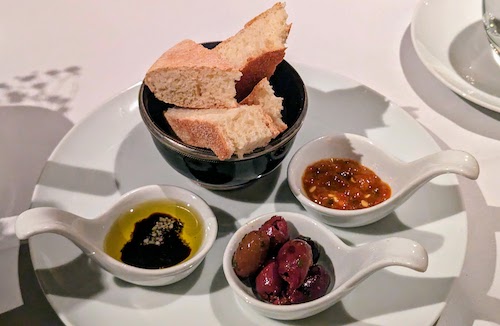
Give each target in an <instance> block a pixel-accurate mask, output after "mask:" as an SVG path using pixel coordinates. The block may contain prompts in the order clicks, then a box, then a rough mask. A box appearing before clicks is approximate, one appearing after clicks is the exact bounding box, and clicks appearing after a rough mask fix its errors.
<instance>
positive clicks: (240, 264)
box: [233, 231, 270, 278]
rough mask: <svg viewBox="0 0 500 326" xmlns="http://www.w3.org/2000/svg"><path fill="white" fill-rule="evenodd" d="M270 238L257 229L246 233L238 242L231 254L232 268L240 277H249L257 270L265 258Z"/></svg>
mask: <svg viewBox="0 0 500 326" xmlns="http://www.w3.org/2000/svg"><path fill="white" fill-rule="evenodd" d="M269 243H270V239H269V236H268V235H267V234H265V233H264V232H259V231H251V232H249V233H247V234H246V235H245V236H244V237H243V239H241V241H240V243H239V244H238V248H236V251H235V252H234V255H233V268H234V272H235V273H236V275H238V276H239V277H240V278H245V277H249V276H250V275H252V274H254V273H256V272H257V270H258V269H259V267H261V266H262V264H263V263H264V261H265V260H266V256H267V251H268V250H269Z"/></svg>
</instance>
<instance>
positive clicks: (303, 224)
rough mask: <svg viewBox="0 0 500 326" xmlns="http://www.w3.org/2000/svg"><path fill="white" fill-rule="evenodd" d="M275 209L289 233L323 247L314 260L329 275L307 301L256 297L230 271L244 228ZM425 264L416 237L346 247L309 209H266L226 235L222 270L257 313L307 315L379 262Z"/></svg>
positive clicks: (331, 301)
mask: <svg viewBox="0 0 500 326" xmlns="http://www.w3.org/2000/svg"><path fill="white" fill-rule="evenodd" d="M274 215H279V216H281V217H283V218H284V219H285V220H286V221H287V223H288V230H289V234H290V237H291V238H294V237H296V236H298V235H299V234H300V235H303V236H306V237H310V238H311V239H312V240H314V241H316V243H318V244H319V246H320V248H322V249H321V250H320V251H321V253H320V258H319V261H318V263H320V264H321V265H322V266H325V268H326V269H327V271H328V273H329V274H330V276H331V279H332V280H333V282H331V283H330V286H329V288H328V290H327V292H326V294H325V295H324V296H322V297H320V298H318V299H315V300H313V301H309V302H305V303H299V304H291V305H274V304H271V303H267V302H263V301H261V300H259V299H258V298H257V297H256V296H255V294H254V292H253V291H252V289H251V288H250V287H248V286H246V285H245V284H244V283H243V282H242V281H241V280H240V279H239V278H238V276H237V275H236V273H235V272H234V270H233V265H232V258H233V254H234V252H235V250H236V248H237V247H238V245H239V243H240V241H241V239H242V238H243V237H244V236H245V234H247V233H248V232H250V231H254V230H257V229H258V228H259V227H260V226H261V225H262V224H263V223H264V222H265V221H267V220H268V219H270V218H271V217H272V216H274ZM427 265H428V256H427V251H426V250H425V249H424V248H423V247H422V246H421V245H420V244H419V243H417V242H415V241H412V240H408V239H404V238H396V237H391V238H387V239H382V240H378V241H375V242H371V243H366V244H364V245H361V246H358V247H350V246H348V245H346V244H345V243H344V242H343V241H342V240H340V239H339V238H338V237H337V236H336V235H335V234H334V233H333V232H332V231H331V230H330V229H329V228H328V227H326V226H325V225H323V224H322V223H320V222H318V221H316V220H314V219H312V218H310V217H309V216H307V215H303V214H300V213H293V212H276V213H269V214H264V215H261V216H259V217H257V218H255V219H253V220H251V221H250V222H248V223H246V224H245V225H244V226H242V227H241V228H239V229H238V230H237V231H236V233H235V234H234V235H233V236H232V238H231V239H230V240H229V243H228V245H227V247H226V250H225V252H224V257H223V269H224V274H225V276H226V279H227V281H228V283H229V285H230V286H231V288H232V290H233V292H234V293H235V295H236V297H238V298H240V299H241V300H242V301H243V304H248V305H249V306H250V307H251V308H252V309H253V310H255V311H257V312H258V313H260V314H262V315H264V316H266V317H270V318H274V319H280V320H294V319H301V318H306V317H309V316H312V315H315V314H317V313H319V312H321V311H323V310H325V309H328V308H329V307H331V306H332V305H334V304H335V303H336V302H338V301H339V300H340V299H342V297H344V296H345V295H347V294H348V293H349V292H350V291H352V290H353V289H354V288H355V287H356V286H357V285H358V284H360V283H361V282H362V281H363V280H365V279H366V278H367V277H369V276H370V275H371V274H373V273H374V272H376V271H378V270H380V269H381V268H384V267H387V266H402V267H406V268H410V269H413V270H415V271H418V272H424V271H425V270H426V269H427ZM332 283H333V285H332ZM387 286H390V284H389V285H387Z"/></svg>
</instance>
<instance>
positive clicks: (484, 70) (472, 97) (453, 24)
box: [411, 0, 500, 112]
mask: <svg viewBox="0 0 500 326" xmlns="http://www.w3.org/2000/svg"><path fill="white" fill-rule="evenodd" d="M481 5H482V4H481V0H459V1H457V0H421V1H420V3H419V4H418V6H417V8H416V9H415V13H414V15H413V19H412V23H411V37H412V41H413V45H414V46H415V51H416V52H417V54H418V56H419V57H420V60H422V62H423V63H424V65H425V66H426V67H427V69H429V71H430V72H431V73H432V74H433V75H434V76H435V77H436V78H437V79H439V80H440V81H441V82H442V83H444V84H445V85H446V86H448V87H449V88H450V89H451V90H453V91H454V92H456V93H457V94H458V95H460V96H462V97H464V98H465V99H467V100H469V101H471V102H474V103H476V104H479V105H481V106H483V107H485V108H488V109H490V110H493V111H496V112H500V59H499V58H496V56H495V55H494V54H493V52H492V50H491V47H490V45H489V43H488V38H487V36H486V32H485V31H484V27H483V23H482V20H481V19H482V18H481V15H482V9H481V8H482V7H481ZM497 61H498V62H497Z"/></svg>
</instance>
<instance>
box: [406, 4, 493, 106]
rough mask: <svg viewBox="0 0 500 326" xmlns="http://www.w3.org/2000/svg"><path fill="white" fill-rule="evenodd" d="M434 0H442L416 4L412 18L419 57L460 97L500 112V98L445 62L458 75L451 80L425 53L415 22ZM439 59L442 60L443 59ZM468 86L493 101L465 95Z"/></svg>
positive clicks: (415, 46) (411, 26)
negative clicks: (485, 90)
mask: <svg viewBox="0 0 500 326" xmlns="http://www.w3.org/2000/svg"><path fill="white" fill-rule="evenodd" d="M433 1H441V0H420V1H419V2H418V3H417V5H416V6H415V9H414V11H413V15H412V18H411V24H410V34H411V41H412V43H413V47H414V49H415V52H416V53H417V56H418V58H419V59H420V61H421V62H422V63H423V65H424V66H425V67H426V68H427V70H428V71H429V72H430V73H431V74H432V75H433V76H434V77H435V78H437V79H438V80H439V81H440V82H441V83H442V84H443V85H445V86H446V87H448V88H450V89H451V90H452V91H453V92H454V93H456V94H458V95H459V96H460V97H462V98H464V99H466V100H467V101H470V102H473V103H475V104H477V105H480V106H482V107H484V108H486V109H489V110H492V111H494V112H498V113H500V99H497V98H496V97H495V96H493V95H491V94H488V93H487V92H484V91H482V90H481V89H479V88H476V87H474V86H473V85H471V84H469V83H467V82H466V81H465V80H463V79H462V78H461V77H460V76H459V75H458V73H456V71H455V70H453V69H449V67H448V66H447V65H445V64H443V65H442V67H444V68H446V70H447V71H451V72H452V75H456V76H457V77H458V78H457V79H456V80H454V81H455V82H453V81H450V80H449V79H448V78H446V77H445V75H444V74H442V73H440V72H439V70H438V69H436V68H435V67H434V65H433V64H432V63H430V62H429V61H428V60H427V59H426V55H425V54H424V53H423V49H422V48H421V46H420V44H421V43H422V41H421V40H419V39H418V37H417V32H416V29H417V28H418V24H415V22H416V21H417V20H418V18H419V17H420V16H421V15H422V14H423V11H424V8H425V7H427V6H428V5H431V3H432V2H433ZM457 4H462V1H458V2H457ZM438 61H440V62H441V60H438ZM457 84H458V85H457ZM462 85H463V86H464V87H463V88H461V87H460V86H462ZM466 87H468V88H471V89H474V90H475V92H477V93H478V94H480V95H481V96H482V97H484V98H486V99H487V100H490V101H491V102H488V101H487V100H486V101H485V100H483V99H481V98H480V97H477V96H475V95H474V93H473V94H472V95H471V94H468V95H465V94H464V93H465V91H466Z"/></svg>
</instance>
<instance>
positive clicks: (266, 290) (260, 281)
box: [255, 260, 284, 301]
mask: <svg viewBox="0 0 500 326" xmlns="http://www.w3.org/2000/svg"><path fill="white" fill-rule="evenodd" d="M283 283H284V282H283V279H282V278H281V277H280V274H279V273H278V263H277V262H276V261H275V260H271V261H269V262H268V263H267V264H266V265H264V267H263V268H262V270H261V271H260V273H259V274H258V275H257V277H256V278H255V290H256V291H257V294H258V295H259V296H260V297H261V298H262V299H263V300H265V301H271V300H273V299H274V298H277V297H278V296H279V295H280V294H281V290H282V287H283Z"/></svg>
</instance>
